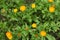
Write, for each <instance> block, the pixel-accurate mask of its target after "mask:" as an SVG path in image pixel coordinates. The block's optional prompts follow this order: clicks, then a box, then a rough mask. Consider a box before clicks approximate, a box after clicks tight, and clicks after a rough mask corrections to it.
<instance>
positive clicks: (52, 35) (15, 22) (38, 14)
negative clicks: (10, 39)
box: [0, 0, 60, 40]
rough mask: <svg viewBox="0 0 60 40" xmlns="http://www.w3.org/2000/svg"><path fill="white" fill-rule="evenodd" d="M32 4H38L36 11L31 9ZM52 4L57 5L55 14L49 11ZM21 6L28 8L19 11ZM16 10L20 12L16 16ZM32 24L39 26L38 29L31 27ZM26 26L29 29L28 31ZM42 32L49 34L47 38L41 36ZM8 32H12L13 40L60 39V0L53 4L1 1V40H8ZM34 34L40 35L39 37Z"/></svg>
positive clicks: (35, 0)
mask: <svg viewBox="0 0 60 40" xmlns="http://www.w3.org/2000/svg"><path fill="white" fill-rule="evenodd" d="M32 3H35V4H36V8H35V9H32V8H31V4H32ZM52 4H54V5H55V12H54V13H50V12H49V10H48V8H49V6H51V5H52ZM21 5H25V6H26V7H27V9H26V10H25V11H24V12H21V11H20V10H19V7H20V6H21ZM14 8H17V9H18V10H19V11H18V12H17V13H16V14H15V13H14V12H13V9H14ZM1 9H5V12H4V13H2V12H1ZM32 23H36V24H37V28H36V29H33V28H32V27H31V25H32ZM26 26H27V27H28V28H29V30H27V31H26V30H25V27H26ZM42 30H45V31H46V32H47V36H46V37H41V36H40V34H39V32H40V31H42ZM7 31H11V32H12V34H13V39H12V40H29V39H30V40H56V38H57V37H60V0H54V2H53V3H49V2H48V1H47V0H0V40H8V38H7V37H6V32H7ZM33 31H34V32H33ZM18 33H20V34H21V36H20V37H18V36H17V34H18ZM34 34H38V37H37V38H36V37H35V36H34ZM56 36H57V37H56Z"/></svg>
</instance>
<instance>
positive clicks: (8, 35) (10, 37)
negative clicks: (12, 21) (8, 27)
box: [6, 32, 12, 40]
mask: <svg viewBox="0 0 60 40" xmlns="http://www.w3.org/2000/svg"><path fill="white" fill-rule="evenodd" d="M6 36H7V38H8V39H10V40H11V39H12V34H11V32H6Z"/></svg>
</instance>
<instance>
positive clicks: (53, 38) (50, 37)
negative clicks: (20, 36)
mask: <svg viewBox="0 0 60 40" xmlns="http://www.w3.org/2000/svg"><path fill="white" fill-rule="evenodd" d="M46 37H47V39H48V40H56V39H55V37H53V36H52V35H49V34H47V36H46Z"/></svg>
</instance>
